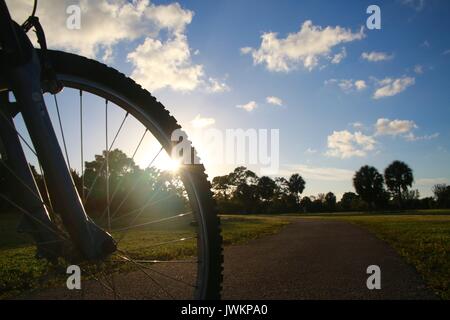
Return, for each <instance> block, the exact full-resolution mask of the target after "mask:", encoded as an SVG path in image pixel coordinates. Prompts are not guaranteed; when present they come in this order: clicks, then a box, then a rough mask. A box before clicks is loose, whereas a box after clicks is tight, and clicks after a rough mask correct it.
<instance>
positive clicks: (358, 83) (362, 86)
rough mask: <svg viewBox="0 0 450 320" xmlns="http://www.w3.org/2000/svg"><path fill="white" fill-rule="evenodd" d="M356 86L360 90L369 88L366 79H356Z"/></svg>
mask: <svg viewBox="0 0 450 320" xmlns="http://www.w3.org/2000/svg"><path fill="white" fill-rule="evenodd" d="M355 88H356V89H357V90H358V91H361V90H364V89H365V88H367V84H366V82H365V81H364V80H356V81H355Z"/></svg>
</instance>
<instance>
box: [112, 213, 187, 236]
mask: <svg viewBox="0 0 450 320" xmlns="http://www.w3.org/2000/svg"><path fill="white" fill-rule="evenodd" d="M191 214H192V212H186V213H180V214H177V215H175V216H172V217H168V218H162V219H158V220H153V221H149V222H145V223H140V224H136V225H133V226H129V227H125V228H121V229H117V230H115V231H116V232H122V231H127V230H132V229H136V228H139V227H144V226H149V225H152V224H157V223H161V222H165V221H170V220H175V219H179V218H182V217H185V216H188V215H191Z"/></svg>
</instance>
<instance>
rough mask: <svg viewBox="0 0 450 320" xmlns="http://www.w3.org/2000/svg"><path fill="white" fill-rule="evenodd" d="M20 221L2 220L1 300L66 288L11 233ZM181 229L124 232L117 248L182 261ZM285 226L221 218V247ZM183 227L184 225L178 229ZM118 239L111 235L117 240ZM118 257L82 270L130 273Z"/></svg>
mask: <svg viewBox="0 0 450 320" xmlns="http://www.w3.org/2000/svg"><path fill="white" fill-rule="evenodd" d="M17 222H18V219H17V215H14V214H2V215H0V298H10V297H14V296H17V295H20V294H22V293H24V292H27V291H29V290H35V289H41V288H45V287H52V286H56V285H59V286H60V285H61V283H65V277H66V274H65V267H64V265H66V264H67V263H64V262H62V263H61V265H59V266H52V265H50V264H48V263H46V262H45V261H44V260H37V259H35V258H34V254H35V248H34V246H32V242H31V240H30V239H29V238H28V237H27V236H24V235H20V234H17V233H16V232H15V228H16V225H17ZM185 222H186V223H185V224H184V226H183V227H182V226H170V227H169V225H170V223H169V222H168V223H167V226H166V227H164V225H163V226H158V228H157V229H156V228H150V227H148V228H144V229H141V230H138V231H133V232H131V233H127V235H126V236H125V237H124V238H123V240H122V241H120V245H119V248H120V249H121V250H122V251H126V252H127V254H128V255H129V256H130V257H132V258H134V259H151V260H173V259H185V258H188V257H192V256H194V255H195V254H196V241H195V239H188V238H190V237H192V236H194V235H195V234H194V232H193V227H186V226H188V225H189V222H190V221H189V220H186V221H185ZM288 223H289V222H288V221H287V220H286V219H284V218H276V217H261V216H245V217H243V216H231V215H227V216H223V217H222V230H223V232H222V235H223V238H224V244H225V245H232V244H240V243H245V242H246V241H248V240H251V239H256V238H258V237H261V236H264V235H268V234H273V233H276V232H277V231H279V230H280V228H282V227H283V226H284V225H286V224H288ZM181 225H183V224H181ZM117 236H119V237H120V234H115V238H116V239H117ZM181 238H187V240H185V241H181V242H177V243H171V244H168V245H161V246H152V244H155V243H165V242H169V241H172V240H174V239H181ZM117 260H118V258H117V257H113V258H112V260H111V261H109V262H107V263H105V264H101V265H96V266H86V267H83V266H82V269H83V270H86V271H89V273H90V272H96V271H100V270H101V271H105V270H106V271H108V272H128V271H130V270H132V266H131V265H130V264H123V263H120V264H119V263H117Z"/></svg>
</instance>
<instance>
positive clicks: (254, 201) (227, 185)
mask: <svg viewBox="0 0 450 320" xmlns="http://www.w3.org/2000/svg"><path fill="white" fill-rule="evenodd" d="M413 182H414V175H413V171H412V169H411V168H410V167H409V166H408V165H407V164H406V163H404V162H402V161H394V162H392V163H391V164H390V165H389V166H388V167H387V168H386V169H385V170H384V174H381V173H380V172H379V171H378V170H377V169H376V168H375V167H372V166H368V165H365V166H363V167H361V168H360V169H359V170H358V171H356V172H355V175H354V176H353V187H354V189H355V190H354V192H353V191H349V192H346V193H344V194H343V196H342V198H341V199H340V200H339V201H338V200H337V198H336V195H335V194H334V193H333V192H331V191H330V192H328V193H320V194H318V195H317V196H303V197H302V193H303V191H304V189H305V186H306V182H305V180H304V179H303V177H302V176H301V175H299V174H297V173H296V174H293V175H291V176H290V177H289V178H283V177H276V178H271V177H267V176H263V177H258V176H257V175H256V174H255V173H254V172H253V171H251V170H249V169H247V168H245V167H238V168H236V169H235V170H234V171H233V172H231V173H229V174H227V175H223V176H218V177H215V178H214V179H213V180H212V186H213V192H214V197H215V199H216V201H217V204H218V206H219V211H220V212H223V213H242V214H252V213H294V212H304V213H318V212H337V211H374V210H404V209H432V208H450V186H447V185H445V184H439V185H435V186H434V187H433V193H434V197H427V198H420V194H419V191H418V190H413V189H411V187H412V184H413Z"/></svg>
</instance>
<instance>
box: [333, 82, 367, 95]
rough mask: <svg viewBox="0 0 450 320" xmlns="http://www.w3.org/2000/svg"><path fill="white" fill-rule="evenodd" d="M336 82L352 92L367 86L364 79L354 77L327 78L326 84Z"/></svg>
mask: <svg viewBox="0 0 450 320" xmlns="http://www.w3.org/2000/svg"><path fill="white" fill-rule="evenodd" d="M329 84H336V85H337V86H338V87H339V88H340V89H341V90H342V91H344V92H345V93H351V92H352V91H354V90H356V91H362V90H364V89H366V88H367V84H366V82H365V81H364V80H356V81H353V79H329V80H325V85H329Z"/></svg>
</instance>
